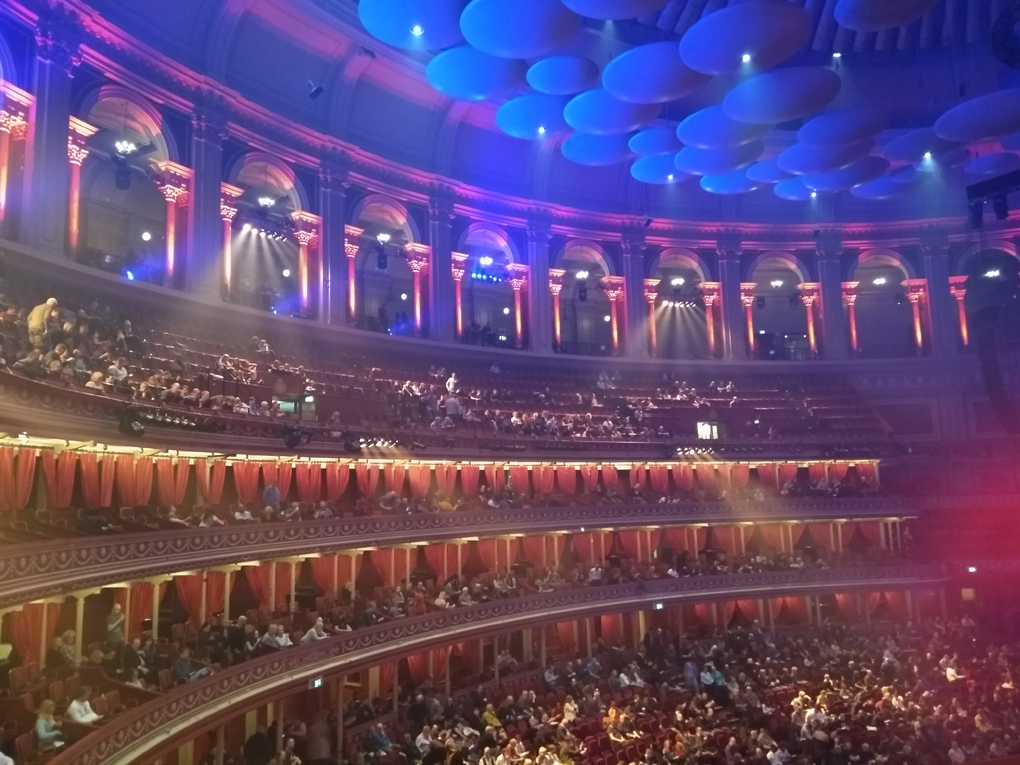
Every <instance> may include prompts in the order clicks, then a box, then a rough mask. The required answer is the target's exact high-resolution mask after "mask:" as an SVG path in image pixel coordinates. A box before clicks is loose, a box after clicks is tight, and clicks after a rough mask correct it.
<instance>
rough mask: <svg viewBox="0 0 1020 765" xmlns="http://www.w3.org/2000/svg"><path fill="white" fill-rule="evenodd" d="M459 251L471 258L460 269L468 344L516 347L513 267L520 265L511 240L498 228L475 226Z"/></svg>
mask: <svg viewBox="0 0 1020 765" xmlns="http://www.w3.org/2000/svg"><path fill="white" fill-rule="evenodd" d="M457 249H458V252H459V253H460V254H461V255H466V256H467V257H466V259H465V260H463V261H462V263H461V266H460V267H461V268H463V269H464V277H463V281H462V285H461V301H462V302H461V305H462V310H463V323H464V333H463V340H464V342H466V343H469V344H472V345H494V346H500V347H508V348H512V347H513V345H514V337H515V335H514V333H515V326H514V293H513V289H511V287H510V283H509V280H510V268H509V267H510V266H512V265H513V264H514V263H515V262H516V257H515V255H516V253H515V252H514V248H513V246H512V244H511V242H510V239H509V237H508V236H507V235H506V232H505V231H503V230H502V229H501V228H499V227H497V226H492V225H490V224H473V225H471V226H469V227H468V228H467V230H465V232H464V235H463V236H462V237H461V239H460V243H459V245H458V248H457Z"/></svg>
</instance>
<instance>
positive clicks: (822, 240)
mask: <svg viewBox="0 0 1020 765" xmlns="http://www.w3.org/2000/svg"><path fill="white" fill-rule="evenodd" d="M842 254H843V232H842V231H838V230H835V229H823V230H821V231H819V232H818V234H817V235H816V236H815V256H816V257H817V258H818V259H819V260H835V259H837V258H839V256H840V255H842Z"/></svg>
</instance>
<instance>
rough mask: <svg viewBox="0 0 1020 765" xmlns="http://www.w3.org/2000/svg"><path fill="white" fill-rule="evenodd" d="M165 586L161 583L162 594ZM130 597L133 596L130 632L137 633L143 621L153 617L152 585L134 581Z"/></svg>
mask: <svg viewBox="0 0 1020 765" xmlns="http://www.w3.org/2000/svg"><path fill="white" fill-rule="evenodd" d="M164 586H165V585H162V584H161V585H160V590H159V591H160V593H161V594H162V592H163V587H164ZM118 592H120V590H118ZM128 597H130V598H131V607H130V608H129V609H128V619H129V621H128V634H129V635H137V634H138V633H140V632H141V631H142V623H143V622H144V621H145V620H146V619H151V618H152V585H151V584H149V583H148V582H132V583H131V589H130V591H129V595H128Z"/></svg>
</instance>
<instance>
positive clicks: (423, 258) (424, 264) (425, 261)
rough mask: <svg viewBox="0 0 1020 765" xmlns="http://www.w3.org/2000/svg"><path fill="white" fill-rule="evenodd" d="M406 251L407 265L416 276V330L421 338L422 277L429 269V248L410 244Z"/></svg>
mask: <svg viewBox="0 0 1020 765" xmlns="http://www.w3.org/2000/svg"><path fill="white" fill-rule="evenodd" d="M404 249H405V250H406V251H407V265H408V267H409V268H410V269H411V272H412V273H413V274H414V330H415V332H416V333H417V334H418V336H419V337H420V336H421V333H422V331H421V328H422V322H421V275H422V272H423V271H427V270H428V267H429V247H428V246H427V245H424V244H409V245H407V246H406V247H405V248H404ZM433 253H434V251H433ZM433 270H435V269H433ZM434 281H435V280H434V279H433V282H434ZM432 314H433V315H435V312H434V311H433V312H432Z"/></svg>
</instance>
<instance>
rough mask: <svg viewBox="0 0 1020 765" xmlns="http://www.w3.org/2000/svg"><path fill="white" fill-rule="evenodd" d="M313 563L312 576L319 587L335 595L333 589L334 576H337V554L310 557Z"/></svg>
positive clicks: (328, 593)
mask: <svg viewBox="0 0 1020 765" xmlns="http://www.w3.org/2000/svg"><path fill="white" fill-rule="evenodd" d="M309 560H310V562H311V564H312V578H313V579H314V580H315V584H317V585H318V587H319V589H320V590H322V591H323V592H324V593H326V594H327V595H335V594H336V590H334V589H333V577H334V576H336V556H335V555H323V556H322V557H320V558H310V559H309Z"/></svg>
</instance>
